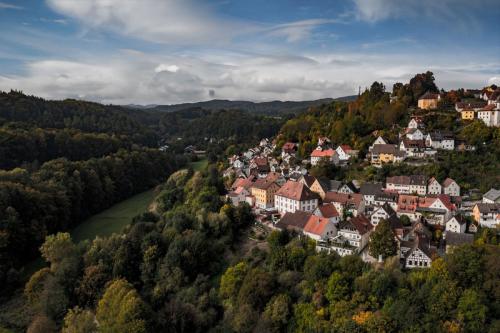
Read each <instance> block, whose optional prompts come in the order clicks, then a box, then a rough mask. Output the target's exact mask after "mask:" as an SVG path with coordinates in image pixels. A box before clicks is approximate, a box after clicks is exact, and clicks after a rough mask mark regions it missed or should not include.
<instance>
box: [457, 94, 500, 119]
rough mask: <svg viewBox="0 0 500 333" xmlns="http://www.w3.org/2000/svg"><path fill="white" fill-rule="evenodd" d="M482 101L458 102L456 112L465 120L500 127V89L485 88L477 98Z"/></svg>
mask: <svg viewBox="0 0 500 333" xmlns="http://www.w3.org/2000/svg"><path fill="white" fill-rule="evenodd" d="M477 97H478V98H479V99H481V100H482V101H474V102H458V103H456V104H455V110H456V111H457V112H460V117H461V118H462V119H463V120H474V119H479V120H481V121H483V122H484V123H485V124H486V126H496V127H498V126H500V89H499V88H496V89H493V88H491V87H488V88H484V89H483V90H481V91H480V92H479V93H478V96H477Z"/></svg>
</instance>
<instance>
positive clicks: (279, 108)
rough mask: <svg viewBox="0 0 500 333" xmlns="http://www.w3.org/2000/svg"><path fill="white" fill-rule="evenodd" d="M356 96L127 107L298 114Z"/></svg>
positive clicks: (129, 106) (169, 110)
mask: <svg viewBox="0 0 500 333" xmlns="http://www.w3.org/2000/svg"><path fill="white" fill-rule="evenodd" d="M355 98H356V96H345V97H339V98H335V99H332V98H323V99H318V100H314V101H271V102H249V101H230V100H220V99H214V100H211V101H205V102H197V103H182V104H172V105H150V106H140V105H128V106H126V107H128V108H132V109H147V110H150V111H162V112H174V111H183V110H189V109H193V108H200V109H205V110H223V109H225V110H240V111H247V112H251V113H254V114H266V115H279V114H297V113H300V112H302V111H305V110H307V109H308V108H309V107H311V106H318V105H322V104H328V103H331V102H332V101H336V100H343V101H350V100H354V99H355Z"/></svg>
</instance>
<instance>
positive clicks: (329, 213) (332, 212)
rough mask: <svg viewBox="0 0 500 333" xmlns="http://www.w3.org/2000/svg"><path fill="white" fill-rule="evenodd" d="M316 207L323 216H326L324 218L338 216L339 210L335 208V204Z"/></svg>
mask: <svg viewBox="0 0 500 333" xmlns="http://www.w3.org/2000/svg"><path fill="white" fill-rule="evenodd" d="M316 209H317V210H319V211H320V212H321V215H322V216H323V217H326V218H332V217H338V216H340V215H339V212H338V211H337V209H336V208H335V206H334V205H332V204H323V205H319V206H318V208H316Z"/></svg>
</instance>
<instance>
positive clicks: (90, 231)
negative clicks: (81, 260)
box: [71, 189, 154, 242]
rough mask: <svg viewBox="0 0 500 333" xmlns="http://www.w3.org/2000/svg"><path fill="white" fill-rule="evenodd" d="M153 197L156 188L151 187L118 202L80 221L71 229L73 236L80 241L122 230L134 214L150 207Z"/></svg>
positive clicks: (76, 240)
mask: <svg viewBox="0 0 500 333" xmlns="http://www.w3.org/2000/svg"><path fill="white" fill-rule="evenodd" d="M153 198H154V190H153V189H151V190H149V191H146V192H142V193H140V194H137V195H135V196H133V197H131V198H129V199H127V200H124V201H122V202H120V203H117V204H116V205H114V206H112V207H111V208H109V209H106V210H105V211H103V212H101V213H99V214H96V215H94V216H92V217H90V218H89V219H87V220H85V221H83V222H82V223H80V224H79V225H78V226H77V227H76V228H75V229H73V230H72V231H71V238H72V239H73V240H74V241H75V242H80V241H82V240H85V239H94V238H95V237H96V236H109V235H111V234H112V233H114V232H120V231H121V230H122V229H123V227H125V226H126V225H127V224H129V223H130V222H131V221H132V218H133V217H134V216H136V215H138V214H140V213H142V212H144V211H145V210H146V209H147V208H148V206H149V204H150V203H151V202H152V201H153Z"/></svg>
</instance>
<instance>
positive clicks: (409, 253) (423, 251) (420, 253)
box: [400, 234, 433, 268]
mask: <svg viewBox="0 0 500 333" xmlns="http://www.w3.org/2000/svg"><path fill="white" fill-rule="evenodd" d="M400 249H401V253H402V257H403V258H404V261H405V266H406V267H407V268H426V267H430V266H431V264H432V252H433V251H432V249H431V248H430V244H429V240H428V239H427V237H425V236H424V235H421V234H418V236H417V237H416V239H415V240H414V241H413V242H401V247H400Z"/></svg>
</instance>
